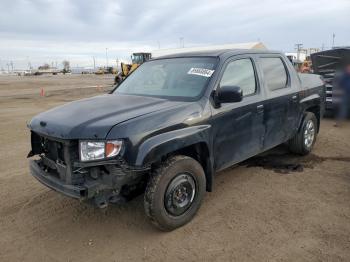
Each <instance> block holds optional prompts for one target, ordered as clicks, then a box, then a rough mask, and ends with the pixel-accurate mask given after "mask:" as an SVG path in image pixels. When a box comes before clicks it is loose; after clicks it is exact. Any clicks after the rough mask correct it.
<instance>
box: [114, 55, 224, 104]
mask: <svg viewBox="0 0 350 262" xmlns="http://www.w3.org/2000/svg"><path fill="white" fill-rule="evenodd" d="M216 62H217V59H216V58H212V57H198V58H193V57H187V58H171V59H160V60H154V61H149V62H147V63H144V64H142V65H141V66H140V67H139V68H138V69H137V70H136V71H135V72H133V73H132V74H131V75H130V76H129V77H128V78H126V79H125V80H124V81H123V82H122V83H121V85H120V86H119V87H118V88H117V89H116V90H115V91H114V93H120V94H129V95H143V96H157V97H164V98H169V99H171V98H173V99H176V98H179V99H183V98H185V99H194V98H196V97H198V96H200V95H201V94H202V92H203V91H204V90H205V88H206V86H207V84H208V81H209V79H210V77H211V76H212V74H213V73H214V68H215V65H216Z"/></svg>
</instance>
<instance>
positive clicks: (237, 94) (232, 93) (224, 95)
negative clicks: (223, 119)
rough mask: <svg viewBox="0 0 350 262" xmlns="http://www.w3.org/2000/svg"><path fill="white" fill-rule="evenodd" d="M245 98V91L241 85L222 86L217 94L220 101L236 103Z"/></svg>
mask: <svg viewBox="0 0 350 262" xmlns="http://www.w3.org/2000/svg"><path fill="white" fill-rule="evenodd" d="M242 99H243V91H242V89H241V88H240V87H239V86H222V87H220V89H219V92H218V94H217V100H218V102H219V103H236V102H241V101H242Z"/></svg>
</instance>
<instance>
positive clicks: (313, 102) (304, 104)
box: [298, 94, 321, 131]
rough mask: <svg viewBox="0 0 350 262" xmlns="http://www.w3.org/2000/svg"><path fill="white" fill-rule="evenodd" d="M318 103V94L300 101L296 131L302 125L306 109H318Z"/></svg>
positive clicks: (319, 99) (319, 97) (319, 98)
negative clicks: (299, 113)
mask: <svg viewBox="0 0 350 262" xmlns="http://www.w3.org/2000/svg"><path fill="white" fill-rule="evenodd" d="M320 103H321V96H320V95H319V94H312V95H309V96H307V97H305V98H303V99H301V100H300V105H301V108H302V111H301V115H300V118H299V123H298V131H299V130H300V128H301V126H302V123H303V121H304V117H305V112H306V111H307V109H309V108H312V107H320ZM320 110H321V107H320ZM320 113H321V112H320Z"/></svg>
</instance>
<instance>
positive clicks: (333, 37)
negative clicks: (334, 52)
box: [332, 33, 335, 48]
mask: <svg viewBox="0 0 350 262" xmlns="http://www.w3.org/2000/svg"><path fill="white" fill-rule="evenodd" d="M334 39H335V34H334V33H333V35H332V48H334Z"/></svg>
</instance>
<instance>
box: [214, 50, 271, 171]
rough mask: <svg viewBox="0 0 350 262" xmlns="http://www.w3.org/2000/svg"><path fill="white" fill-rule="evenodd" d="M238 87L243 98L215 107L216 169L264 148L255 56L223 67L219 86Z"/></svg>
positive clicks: (242, 57)
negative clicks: (241, 91)
mask: <svg viewBox="0 0 350 262" xmlns="http://www.w3.org/2000/svg"><path fill="white" fill-rule="evenodd" d="M220 86H239V87H240V88H241V89H242V90H243V96H244V97H243V100H242V101H241V102H238V103H222V104H221V106H220V108H213V115H212V122H213V123H212V127H213V152H214V158H215V165H216V166H215V168H216V170H219V169H223V168H225V167H228V166H230V165H232V164H235V163H238V162H240V161H242V160H244V159H247V158H249V157H251V156H253V155H255V154H257V153H259V152H261V150H262V137H263V134H264V125H263V113H264V112H263V108H261V107H260V105H261V101H262V100H263V94H262V92H261V88H260V85H259V81H258V77H257V73H256V67H255V62H254V59H253V56H239V57H234V58H231V59H229V60H228V61H227V62H226V63H225V65H224V67H223V70H222V75H221V77H220V81H219V86H218V89H219V88H220Z"/></svg>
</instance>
